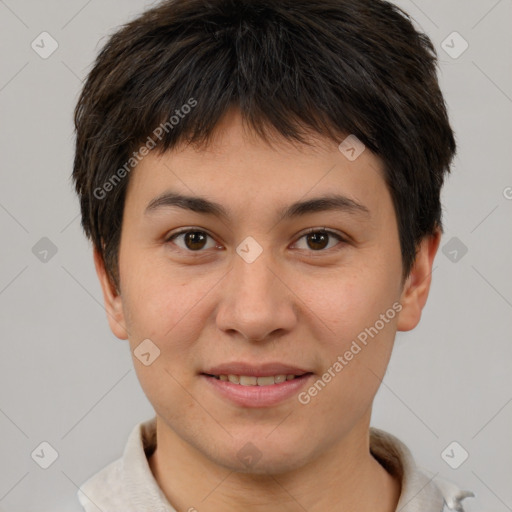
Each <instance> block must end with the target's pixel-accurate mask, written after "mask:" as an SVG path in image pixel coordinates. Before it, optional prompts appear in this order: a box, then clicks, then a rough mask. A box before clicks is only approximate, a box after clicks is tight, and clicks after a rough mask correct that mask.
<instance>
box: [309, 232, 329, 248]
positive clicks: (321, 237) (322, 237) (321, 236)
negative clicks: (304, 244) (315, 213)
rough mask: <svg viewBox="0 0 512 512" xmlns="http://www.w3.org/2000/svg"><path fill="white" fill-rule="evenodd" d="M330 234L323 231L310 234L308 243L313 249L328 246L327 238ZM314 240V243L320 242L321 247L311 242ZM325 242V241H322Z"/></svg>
mask: <svg viewBox="0 0 512 512" xmlns="http://www.w3.org/2000/svg"><path fill="white" fill-rule="evenodd" d="M328 238H329V236H328V235H327V233H325V232H321V233H311V234H310V235H308V245H309V246H310V247H311V249H323V248H324V247H326V246H327V239H328ZM311 241H313V245H314V244H318V243H320V247H313V246H312V245H311V244H310V243H309V242H311ZM322 242H325V243H322Z"/></svg>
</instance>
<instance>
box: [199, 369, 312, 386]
mask: <svg viewBox="0 0 512 512" xmlns="http://www.w3.org/2000/svg"><path fill="white" fill-rule="evenodd" d="M203 375H206V376H207V377H212V378H214V379H217V380H219V381H223V382H231V383H232V384H238V385H240V386H272V385H275V384H281V383H282V382H286V381H290V380H295V379H300V378H302V377H304V376H305V375H311V372H306V373H302V374H299V375H295V374H293V373H290V374H280V375H268V376H262V377H256V376H254V375H234V374H228V375H226V374H220V375H212V374H208V373H203Z"/></svg>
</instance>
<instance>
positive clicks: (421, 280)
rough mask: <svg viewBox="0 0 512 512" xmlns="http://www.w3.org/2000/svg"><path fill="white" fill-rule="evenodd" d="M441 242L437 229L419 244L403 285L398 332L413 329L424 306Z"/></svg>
mask: <svg viewBox="0 0 512 512" xmlns="http://www.w3.org/2000/svg"><path fill="white" fill-rule="evenodd" d="M440 241H441V231H440V230H439V229H437V230H436V232H435V233H434V234H433V235H429V236H426V237H425V238H424V239H423V240H422V241H421V243H420V246H419V248H418V252H417V254H416V259H415V262H414V265H413V268H412V270H411V273H410V274H409V276H408V277H407V280H406V282H405V284H404V287H403V290H402V294H401V296H400V303H401V304H402V310H401V311H400V315H399V317H398V321H397V330H398V331H410V330H411V329H414V328H415V327H416V326H417V325H418V323H419V321H420V319H421V312H422V310H423V307H424V306H425V304H426V302H427V298H428V294H429V291H430V284H431V281H432V265H433V263H434V257H435V255H436V253H437V249H438V248H439V243H440Z"/></svg>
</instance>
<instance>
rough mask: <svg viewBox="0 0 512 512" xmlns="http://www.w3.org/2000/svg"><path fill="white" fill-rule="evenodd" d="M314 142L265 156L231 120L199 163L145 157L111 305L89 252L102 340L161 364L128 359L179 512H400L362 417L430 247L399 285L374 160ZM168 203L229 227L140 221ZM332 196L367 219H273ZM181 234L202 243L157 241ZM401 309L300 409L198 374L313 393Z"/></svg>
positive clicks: (269, 150) (286, 145) (162, 212)
mask: <svg viewBox="0 0 512 512" xmlns="http://www.w3.org/2000/svg"><path fill="white" fill-rule="evenodd" d="M311 140H313V141H314V143H315V146H314V147H307V146H305V145H300V144H297V143H295V144H292V143H290V142H288V141H285V140H283V139H280V138H277V136H276V137H274V138H273V141H274V144H273V145H274V147H270V146H269V145H268V144H267V143H265V142H264V141H263V140H261V139H260V138H259V137H258V136H257V135H255V134H254V133H252V132H251V131H249V130H248V129H246V128H245V127H244V125H243V124H242V122H241V118H240V115H239V114H238V112H237V111H236V110H232V111H230V112H229V113H228V114H227V115H226V116H225V118H224V119H223V120H222V122H221V123H220V124H219V125H218V127H217V130H216V133H215V137H214V139H213V140H212V141H211V142H210V144H209V145H208V146H207V147H206V148H205V147H201V148H200V147H192V146H181V147H179V148H176V149H173V150H172V151H168V152H165V153H163V154H158V153H156V152H152V153H150V154H149V155H148V156H146V157H145V158H144V159H143V160H142V161H141V162H140V163H139V165H138V166H137V168H136V169H134V170H133V171H132V174H131V177H130V183H129V186H128V190H127V196H126V204H125V210H124V218H123V226H122V235H121V245H120V251H119V275H120V291H117V290H116V287H114V286H113V285H112V283H111V281H110V279H109V278H108V275H107V273H106V271H105V268H104V265H103V262H102V261H101V258H100V257H99V256H98V254H97V253H95V264H96V269H97V273H98V276H99V279H100V282H101V285H102V289H103V293H104V299H105V305H106V310H107V314H108V318H109V323H110V326H111V329H112V331H113V333H114V334H115V335H116V336H117V337H118V338H120V339H129V343H130V347H131V350H132V356H133V350H134V349H135V348H136V347H137V346H138V345H139V344H140V343H141V342H142V340H144V339H147V338H149V339H151V340H152V341H153V343H155V345H157V346H158V347H159V349H160V356H159V357H158V358H157V359H156V360H155V361H154V362H153V363H152V364H151V365H149V366H145V365H143V364H142V363H141V362H140V361H139V360H138V359H137V358H136V357H135V356H133V361H134V365H135V369H136V372H137V376H138V378H139V380H140V383H141V385H142V388H143V390H144V392H145V394H146V395H147V397H148V399H149V401H150V402H151V404H152V405H153V407H154V409H155V412H156V416H157V439H158V442H157V449H156V451H155V453H154V454H153V455H152V456H151V457H150V459H149V464H150V468H151V470H152V472H153V474H154V476H155V478H156V480H157V482H158V484H159V485H160V487H161V488H162V490H163V492H164V493H165V495H166V496H167V498H168V500H169V502H170V503H171V504H172V505H173V506H174V507H175V508H176V509H177V510H180V511H186V510H190V509H192V507H194V508H195V509H197V510H198V511H199V512H203V511H205V512H214V511H218V510H223V511H225V512H230V511H235V510H236V511H239V510H240V509H241V507H242V506H243V507H244V510H248V511H254V512H256V511H257V512H266V511H275V510H276V507H277V506H279V507H280V509H281V510H283V511H290V512H291V511H301V510H308V511H310V512H317V511H320V510H358V511H360V512H365V511H368V512H369V511H372V512H375V511H377V512H391V511H394V510H395V509H396V504H397V502H398V499H399V495H400V482H398V481H397V480H396V479H395V478H393V477H392V476H391V475H390V474H388V473H387V472H386V471H385V470H384V469H383V467H382V466H381V465H380V464H379V463H378V462H377V461H376V460H375V459H374V458H373V456H372V455H371V454H370V452H369V424H370V416H371V407H372V402H373V399H374V397H375V394H376V392H377V390H378V388H379V385H380V383H381V379H382V378H383V376H384V373H385V371H386V367H387V365H388V362H389V358H390V355H391V352H392V348H393V343H394V339H395V334H396V331H397V330H399V331H408V330H411V329H413V328H414V327H415V326H416V325H417V323H418V322H419V320H420V317H421V311H422V309H423V307H424V305H425V303H426V300H427V296H428V292H429V288H430V282H431V277H430V274H431V271H432V264H433V260H434V257H435V254H436V252H437V249H438V246H439V241H440V236H441V235H440V232H439V231H438V232H436V234H435V235H434V236H429V237H426V238H425V239H424V240H423V241H422V243H421V245H420V248H419V251H418V254H417V258H416V262H415V265H414V268H413V270H412V272H411V273H410V275H409V276H408V278H407V279H406V280H405V282H403V281H402V262H401V253H400V245H399V238H398V228H397V222H396V216H395V212H394V208H393V204H392V200H391V196H390V194H389V191H388V189H387V188H386V185H385V182H384V177H383V172H382V162H381V160H380V159H379V158H378V157H377V156H376V155H374V154H372V153H371V152H370V151H369V150H368V149H366V150H365V151H364V152H363V153H362V154H361V155H360V156H359V157H358V158H357V159H356V160H354V161H349V160H348V159H347V158H346V157H345V155H343V154H342V153H341V152H340V151H339V150H338V147H337V144H336V143H334V142H332V141H329V140H327V139H324V138H322V137H319V136H314V135H311ZM341 140H343V139H340V142H341ZM169 190H173V191H175V192H179V193H183V194H187V195H195V196H201V197H205V198H207V199H210V200H212V201H216V202H218V203H220V204H222V205H223V206H224V207H225V208H226V209H227V210H228V211H229V213H230V218H229V219H221V218H217V217H216V216H214V215H206V214H202V213H197V212H192V211H188V210H184V209H180V208H177V207H162V208H159V209H156V210H154V211H153V212H152V213H150V214H146V213H145V209H146V207H147V205H148V204H149V203H150V201H151V200H153V199H154V198H155V197H157V196H159V195H160V194H162V193H163V192H166V191H169ZM333 192H336V193H339V194H343V195H345V196H348V197H349V198H352V199H353V200H354V201H357V202H358V203H361V204H363V205H365V206H366V207H367V208H368V210H369V212H370V213H369V215H364V214H354V213H348V212H346V211H320V212H315V213H309V214H307V215H304V216H301V217H297V218H292V219H288V220H282V221H280V222H277V220H276V219H277V213H278V211H279V210H280V209H281V208H283V207H285V206H287V205H289V204H291V203H293V202H295V201H298V200H304V199H309V198H312V197H317V196H321V195H324V194H327V193H333ZM106 200H108V198H107V199H106ZM184 227H186V228H187V227H188V228H191V230H192V231H199V230H201V231H203V232H205V233H206V234H208V235H210V236H211V238H207V239H206V240H205V241H204V242H202V245H201V243H199V244H198V245H194V244H190V243H189V244H188V245H186V239H185V237H184V236H183V235H182V236H181V237H178V238H177V239H174V240H173V241H166V240H168V238H169V236H170V235H172V234H173V233H175V232H176V231H178V229H179V228H184ZM308 228H315V229H318V230H319V231H321V230H322V228H324V229H328V230H332V231H334V232H335V233H338V234H340V236H342V237H344V238H345V242H340V241H339V240H338V239H336V238H335V237H333V236H330V237H329V239H328V241H325V242H323V245H322V242H320V243H319V242H318V241H316V245H315V241H314V240H313V241H311V240H310V237H309V238H308V236H305V234H304V231H305V230H306V229H308ZM247 236H251V237H253V238H254V239H255V240H256V241H257V242H258V243H259V245H260V246H261V247H262V249H263V252H262V253H261V255H260V256H259V257H258V258H257V259H256V260H255V261H254V262H252V263H247V262H246V261H244V259H242V258H241V257H240V256H239V255H238V254H237V253H236V248H237V246H238V245H239V244H240V243H241V242H242V241H243V240H244V239H245V238H246V237H247ZM308 240H309V241H308ZM190 247H192V249H191V248H190ZM197 247H199V251H202V252H198V250H197ZM201 247H202V248H201ZM216 247H217V248H216ZM194 248H196V250H195V251H194V250H193V249H194ZM397 302H399V303H400V304H401V306H402V309H401V311H400V313H399V314H397V315H396V316H395V317H394V318H393V319H391V320H389V322H388V323H386V324H385V327H384V328H383V329H381V330H380V331H379V333H378V335H377V336H375V337H374V338H373V339H371V341H369V342H368V344H367V346H366V347H364V348H363V349H362V350H361V351H360V352H359V353H358V354H357V355H356V356H354V358H353V359H352V360H351V361H350V362H349V364H347V365H346V366H344V368H343V370H342V371H341V372H339V373H337V374H336V377H335V378H333V379H332V380H331V382H329V383H328V385H326V386H325V388H324V389H322V390H321V392H319V393H318V395H317V396H315V397H314V398H312V399H311V401H310V402H309V403H308V404H307V405H303V404H301V403H300V402H299V401H298V399H297V396H293V397H292V398H290V399H287V400H286V401H284V402H281V403H280V404H278V405H275V406H272V407H266V408H246V407H241V406H237V405H234V404H232V403H231V402H228V401H227V400H226V399H225V398H223V397H221V396H219V395H218V394H217V393H216V392H215V391H214V390H212V389H211V388H210V386H209V385H207V383H205V381H204V378H203V377H201V376H200V375H199V374H200V373H201V371H204V370H205V369H206V368H207V367H208V366H209V365H217V364H220V363H224V362H228V361H229V362H232V361H244V362H250V363H254V364H258V363H260V362H269V361H273V362H274V361H278V362H284V363H289V364H292V365H296V366H299V367H302V368H305V369H307V370H309V371H312V372H313V373H314V374H315V380H316V379H317V378H320V377H321V375H322V374H323V373H324V372H325V371H326V370H327V368H329V367H332V365H333V363H334V362H335V361H336V360H337V358H338V356H339V355H343V354H344V353H345V352H346V351H347V350H348V348H349V347H350V345H351V343H352V341H353V340H355V339H356V338H357V335H358V334H359V333H360V332H362V331H364V329H365V328H367V327H369V326H373V325H375V322H376V321H377V320H378V319H379V318H380V315H381V314H383V313H385V312H386V310H388V309H389V308H391V307H392V305H393V304H394V303H397ZM305 390H306V391H307V388H305ZM301 391H304V389H303V390H301ZM248 441H250V442H251V443H252V444H254V445H255V446H256V447H257V449H258V450H259V452H260V453H261V458H260V460H259V461H258V462H257V463H256V464H255V465H253V466H251V467H249V468H248V467H247V466H246V465H244V463H243V462H242V461H241V460H239V458H238V457H237V453H238V451H239V450H240V449H241V448H242V447H244V445H245V444H246V443H247V442H248ZM204 497H206V498H205V499H204V501H201V500H203V498H204Z"/></svg>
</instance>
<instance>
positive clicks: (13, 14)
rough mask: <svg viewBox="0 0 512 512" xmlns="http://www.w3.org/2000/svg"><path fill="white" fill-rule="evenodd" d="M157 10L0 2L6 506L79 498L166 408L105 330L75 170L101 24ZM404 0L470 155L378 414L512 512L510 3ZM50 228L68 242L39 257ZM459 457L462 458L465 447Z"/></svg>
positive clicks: (426, 464) (456, 174)
mask: <svg viewBox="0 0 512 512" xmlns="http://www.w3.org/2000/svg"><path fill="white" fill-rule="evenodd" d="M150 4H151V2H144V1H142V0H129V1H127V0H123V1H121V0H105V1H99V0H89V1H83V0H72V1H70V0H68V1H64V0H48V1H44V2H42V1H35V0H5V1H1V0H0V54H1V74H0V119H1V124H0V141H1V145H2V151H1V156H2V161H1V164H0V169H1V171H0V172H1V188H0V229H1V234H2V243H1V245H0V247H1V248H0V262H1V265H0V315H1V317H0V321H1V333H2V342H1V348H2V350H1V358H0V431H1V438H0V439H1V442H0V511H3V512H21V511H24V512H26V511H38V512H44V511H50V510H51V511H52V512H60V511H68V512H71V511H78V510H80V507H79V505H78V502H77V501H76V492H77V489H78V486H79V485H80V484H81V483H82V482H84V481H85V480H86V479H87V478H89V477H90V476H91V475H92V474H93V473H95V472H97V471H98V470H99V469H101V468H102V467H104V466H105V465H106V464H107V463H109V462H111V461H112V460H114V459H116V458H118V457H119V456H120V455H121V453H122V450H123V448H124V445H125V442H126V438H127V436H128V434H129V432H130V431H131V429H132V428H133V426H134V425H135V424H136V423H137V422H139V421H142V420H145V419H148V418H149V417H151V416H152V415H153V411H152V408H151V406H150V404H149V403H148V401H147V399H146V398H145V396H144V394H143V392H142V391H141V390H140V388H139V385H138V382H137V380H136V376H135V373H134V370H133V369H132V361H131V357H130V353H129V349H128V346H127V344H126V342H122V341H119V340H117V338H115V337H114V336H113V335H112V334H111V332H110V330H109V328H108V325H107V320H106V315H105V312H104V309H103V306H102V297H101V292H100V287H99V284H98V282H97V279H96V275H95V272H94V267H93V262H92V253H91V248H90V246H89V244H88V242H87V241H86V240H85V237H84V236H83V235H82V232H81V228H80V222H79V217H78V211H79V210H78V202H77V200H76V198H75V196H74V195H73V190H72V188H71V183H70V180H69V176H70V172H71V166H72V159H73V131H72V109H73V107H74V104H75V102H76V99H77V97H78V92H79V90H80V87H81V81H82V80H83V78H84V77H85V75H86V73H87V71H88V70H89V69H90V65H91V63H92V61H93V58H94V57H95V55H96V53H97V51H98V50H99V48H100V46H101V44H102V42H104V40H105V36H106V35H108V34H110V33H112V31H113V30H114V28H115V27H116V26H118V25H120V24H121V23H124V22H125V21H127V20H129V19H131V18H132V17H133V16H134V15H135V14H137V13H138V12H140V11H141V10H142V9H144V8H145V7H147V6H149V5H150ZM398 4H399V5H400V6H401V7H403V8H404V9H405V10H406V11H407V12H409V13H410V14H411V16H412V17H413V18H414V20H415V23H416V25H417V26H418V28H420V29H422V30H424V31H426V32H427V34H428V35H429V36H430V37H431V38H432V40H433V42H434V43H435V45H436V48H437V50H438V53H439V58H440V80H441V86H442V89H443V92H444V94H445V97H446V100H447V103H448V105H449V113H450V117H451V122H452V124H453V127H454V129H455V131H456V134H457V140H458V144H459V153H458V156H457V158H456V160H455V164H454V166H453V171H452V174H451V176H450V178H449V180H448V182H447V184H446V187H445V189H444V193H443V203H444V211H445V217H444V220H445V235H444V237H443V240H442V242H441V243H442V247H444V248H445V249H444V252H445V253H446V254H444V253H443V252H441V251H440V252H439V253H438V256H437V258H436V261H435V270H434V274H433V285H432V290H431V295H430V298H429V302H428V304H427V306H426V308H425V310H424V315H423V319H422V321H421V324H420V325H419V326H418V328H416V329H415V330H414V331H412V332H408V333H399V334H398V336H397V342H396V346H395V351H394V354H393V357H392V361H391V364H390V367H389V371H388V373H387V375H386V377H385V379H384V381H383V384H382V386H381V389H380V391H379V393H378V396H377V398H376V402H375V407H374V415H373V424H374V425H375V426H377V427H381V428H384V429H386V430H388V431H390V432H392V433H394V434H395V435H397V436H398V437H399V438H401V439H402V440H403V441H404V442H405V443H406V444H407V445H408V446H409V447H410V448H411V450H412V452H413V454H414V456H415V457H416V459H417V461H418V464H419V465H420V466H421V467H422V468H424V469H425V471H426V472H427V473H428V474H429V475H431V476H434V475H439V476H442V477H445V478H448V479H451V480H452V481H454V482H456V483H457V484H459V485H460V486H462V487H464V488H468V489H471V490H473V491H475V492H476V493H477V494H478V498H477V499H476V500H467V501H466V504H467V505H466V507H467V510H469V511H476V510H485V511H497V512H498V511H499V512H502V511H503V512H504V511H506V510H512V485H510V483H511V481H512V435H511V432H512V429H511V426H512V403H511V402H512V385H511V384H512V376H511V372H510V370H511V366H512V365H511V361H512V343H511V334H510V333H511V331H512V321H511V318H512V278H511V272H510V262H511V260H512V258H511V257H512V236H511V233H512V230H511V220H512V188H507V187H512V173H511V169H510V162H511V160H512V159H511V147H512V141H511V137H512V60H511V58H510V55H511V50H512V31H511V26H512V0H500V1H497V0H478V1H476V0H472V1H468V0H457V1H442V2H441V1H437V2H433V1H422V0H415V1H414V2H413V1H412V0H403V1H400V2H398ZM43 31H47V32H49V33H50V34H51V36H52V37H53V38H54V39H55V40H56V41H57V43H58V45H59V46H58V49H57V50H56V51H55V52H54V53H53V54H52V55H51V56H49V57H48V58H47V59H43V58H41V57H40V56H39V55H38V54H37V53H36V52H35V51H34V50H33V49H32V48H31V43H32V41H33V40H36V43H37V41H40V38H38V36H39V34H40V33H41V32H43ZM454 31H457V32H459V33H460V34H461V35H462V37H463V38H464V39H465V40H466V41H467V42H468V43H469V48H468V49H467V50H466V51H465V52H464V53H463V54H462V55H460V56H458V57H457V58H453V56H450V55H448V53H446V52H445V50H444V49H443V47H442V44H443V41H445V40H446V38H447V36H449V35H450V34H451V33H452V32H454ZM39 44H40V45H41V43H39ZM445 44H449V45H450V46H452V47H453V48H452V49H451V50H450V51H451V52H452V54H453V52H459V51H460V49H461V48H462V46H461V41H460V40H457V39H453V37H452V38H451V39H450V38H448V40H447V43H445ZM45 48H46V49H48V48H49V43H48V40H47V41H46V43H45ZM43 237H47V238H48V239H50V240H51V242H52V243H53V244H54V245H55V248H56V249H57V252H56V254H54V255H52V252H51V250H50V252H48V253H47V254H45V253H44V252H42V251H44V250H45V247H46V248H48V247H47V246H46V245H45V244H48V242H47V241H43V242H39V241H40V239H41V238H43ZM454 237H455V238H456V239H455V240H452V239H453V238H454ZM38 242H39V244H40V245H36V244H37V243H38ZM41 244H42V245H41ZM446 244H449V245H448V246H447V247H446ZM462 244H463V245H462ZM34 246H36V249H34V250H33V247H34ZM463 246H465V247H467V253H466V254H463ZM454 250H455V251H456V253H454V252H453V251H454ZM34 253H35V254H34ZM45 258H46V261H44V260H45ZM41 259H42V260H43V261H41ZM454 259H455V261H453V260H454ZM43 441H47V442H48V443H50V444H51V445H52V446H53V447H54V448H55V449H56V450H57V452H58V455H59V456H58V458H57V460H56V461H55V463H54V464H52V465H51V466H50V467H49V468H48V469H46V470H45V469H42V468H41V467H39V465H38V464H36V462H34V460H33V459H32V458H31V453H32V452H33V451H34V449H36V448H37V447H38V446H39V445H40V443H41V442H43ZM453 441H457V442H458V443H459V445H460V446H462V447H463V448H464V449H465V450H467V452H468V453H469V458H468V459H467V460H466V461H465V462H464V463H463V464H462V465H460V467H458V469H452V468H451V467H450V466H449V465H448V464H447V463H446V462H445V460H443V457H442V456H441V454H442V452H443V451H444V449H445V448H446V447H447V446H448V445H449V444H450V443H452V442H453ZM46 453H48V452H46ZM448 453H449V455H450V456H451V457H449V460H450V462H451V463H452V465H453V464H454V463H456V462H457V461H459V462H460V457H461V453H462V451H461V448H459V447H456V448H455V450H454V451H453V452H451V451H450V450H448ZM470 502H471V503H470Z"/></svg>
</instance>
